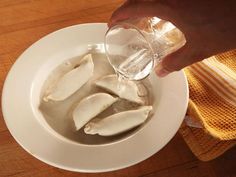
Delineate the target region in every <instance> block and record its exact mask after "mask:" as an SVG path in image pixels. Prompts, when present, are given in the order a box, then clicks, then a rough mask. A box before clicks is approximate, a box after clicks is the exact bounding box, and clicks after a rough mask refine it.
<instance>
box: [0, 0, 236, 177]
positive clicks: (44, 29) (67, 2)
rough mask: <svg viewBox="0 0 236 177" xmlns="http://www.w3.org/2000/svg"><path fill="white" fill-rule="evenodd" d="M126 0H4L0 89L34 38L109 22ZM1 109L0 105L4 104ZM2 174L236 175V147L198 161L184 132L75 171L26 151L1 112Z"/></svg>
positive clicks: (0, 4) (51, 176)
mask: <svg viewBox="0 0 236 177" xmlns="http://www.w3.org/2000/svg"><path fill="white" fill-rule="evenodd" d="M122 2H123V1H122V0H101V1H98V0H0V92H1V93H2V87H3V83H4V80H5V78H6V75H7V73H8V71H9V69H10V68H11V66H12V64H13V63H14V62H15V60H16V59H17V57H18V56H19V55H20V54H21V53H22V52H23V51H24V50H25V49H26V48H28V47H29V46H30V45H31V44H32V43H34V42H35V41H37V40H38V39H40V38H41V37H43V36H45V35H46V34H48V33H51V32H53V31H55V30H58V29H60V28H63V27H67V26H70V25H75V24H81V23H90V22H107V21H108V20H109V17H110V15H111V14H112V12H113V10H115V9H116V8H117V7H118V6H119V5H120V4H121V3H122ZM0 110H1V107H0ZM0 177H236V149H235V148H233V149H231V150H230V151H228V152H226V153H225V154H224V155H222V156H221V157H220V158H218V159H215V160H213V161H210V162H201V161H199V160H197V159H196V158H195V157H194V155H193V154H192V152H191V151H190V150H189V148H188V147H187V146H186V144H185V142H184V141H183V139H182V138H181V136H180V135H178V134H177V135H176V136H175V137H174V138H173V139H172V140H171V141H170V142H169V143H168V145H167V146H165V147H164V148H163V149H162V150H161V151H160V152H158V153H156V154H155V155H153V156H152V157H150V158H149V159H147V160H145V161H143V162H141V163H139V164H137V165H134V166H132V167H129V168H126V169H123V170H118V171H114V172H108V173H98V174H86V173H74V172H69V171H65V170H61V169H58V168H54V167H52V166H49V165H47V164H45V163H43V162H41V161H39V160H37V159H35V158H34V157H32V156H31V155H30V154H28V153H27V152H26V151H24V150H23V149H22V148H21V147H20V146H19V145H18V144H17V143H16V141H15V140H14V139H13V137H12V136H11V135H10V133H9V131H8V130H7V127H6V125H5V123H4V120H3V116H2V113H1V114H0Z"/></svg>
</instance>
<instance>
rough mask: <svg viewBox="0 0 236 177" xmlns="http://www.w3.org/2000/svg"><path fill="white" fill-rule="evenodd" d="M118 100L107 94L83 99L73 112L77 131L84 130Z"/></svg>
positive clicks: (96, 94)
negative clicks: (86, 125)
mask: <svg viewBox="0 0 236 177" xmlns="http://www.w3.org/2000/svg"><path fill="white" fill-rule="evenodd" d="M117 100H118V98H115V97H113V96H111V95H109V94H107V93H95V94H93V95H90V96H88V97H85V98H84V99H82V100H81V101H80V102H79V104H78V105H77V106H76V108H75V109H74V111H73V114H72V116H73V120H74V123H75V127H76V130H79V129H80V128H82V127H83V126H84V125H85V124H86V123H88V121H90V120H91V119H92V118H94V117H95V116H97V115H98V114H99V113H101V112H102V111H104V110H105V109H107V108H108V107H109V106H111V105H112V104H113V103H114V102H116V101H117Z"/></svg>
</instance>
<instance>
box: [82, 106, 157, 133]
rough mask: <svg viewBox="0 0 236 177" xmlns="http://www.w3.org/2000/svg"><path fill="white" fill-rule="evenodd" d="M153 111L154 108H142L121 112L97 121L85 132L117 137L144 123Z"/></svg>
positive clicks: (91, 123)
mask: <svg viewBox="0 0 236 177" xmlns="http://www.w3.org/2000/svg"><path fill="white" fill-rule="evenodd" d="M151 110H152V106H142V107H141V108H139V109H136V110H129V111H124V112H119V113H116V114H113V115H111V116H108V117H106V118H104V119H100V120H99V119H95V120H92V121H91V122H89V123H88V124H87V125H86V126H85V128H84V132H85V133H86V134H91V135H95V134H99V135H101V136H112V135H117V134H119V133H123V132H125V131H128V130H130V129H132V128H134V127H137V126H138V125H140V124H142V123H144V122H145V120H146V119H147V118H148V115H149V112H150V111H151Z"/></svg>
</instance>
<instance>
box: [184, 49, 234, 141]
mask: <svg viewBox="0 0 236 177" xmlns="http://www.w3.org/2000/svg"><path fill="white" fill-rule="evenodd" d="M185 74H186V75H187V78H188V83H189V91H190V102H189V107H188V115H189V116H190V117H193V118H194V119H197V120H199V121H200V122H201V124H202V126H203V129H204V130H205V131H206V132H207V133H209V134H210V135H212V136H213V137H215V138H217V139H220V140H232V139H236V50H233V51H229V52H226V53H222V54H220V55H216V56H213V57H210V58H208V59H205V60H203V61H201V62H198V63H196V64H193V65H192V66H189V67H187V68H186V69H185Z"/></svg>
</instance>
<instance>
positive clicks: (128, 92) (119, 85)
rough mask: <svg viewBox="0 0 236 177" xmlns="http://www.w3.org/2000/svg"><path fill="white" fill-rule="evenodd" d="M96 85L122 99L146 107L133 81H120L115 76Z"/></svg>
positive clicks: (110, 76) (103, 79)
mask: <svg viewBox="0 0 236 177" xmlns="http://www.w3.org/2000/svg"><path fill="white" fill-rule="evenodd" d="M95 85H97V86H98V87H101V88H103V89H105V90H107V91H109V92H111V93H113V94H115V95H117V96H119V97H120V98H123V99H126V100H128V101H131V102H134V103H138V104H141V105H144V100H143V98H141V97H140V96H139V88H138V86H137V85H136V84H135V82H133V81H129V80H125V81H121V82H120V81H119V80H118V78H117V76H116V75H115V74H112V75H108V76H105V77H103V78H101V79H99V80H97V81H96V82H95Z"/></svg>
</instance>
